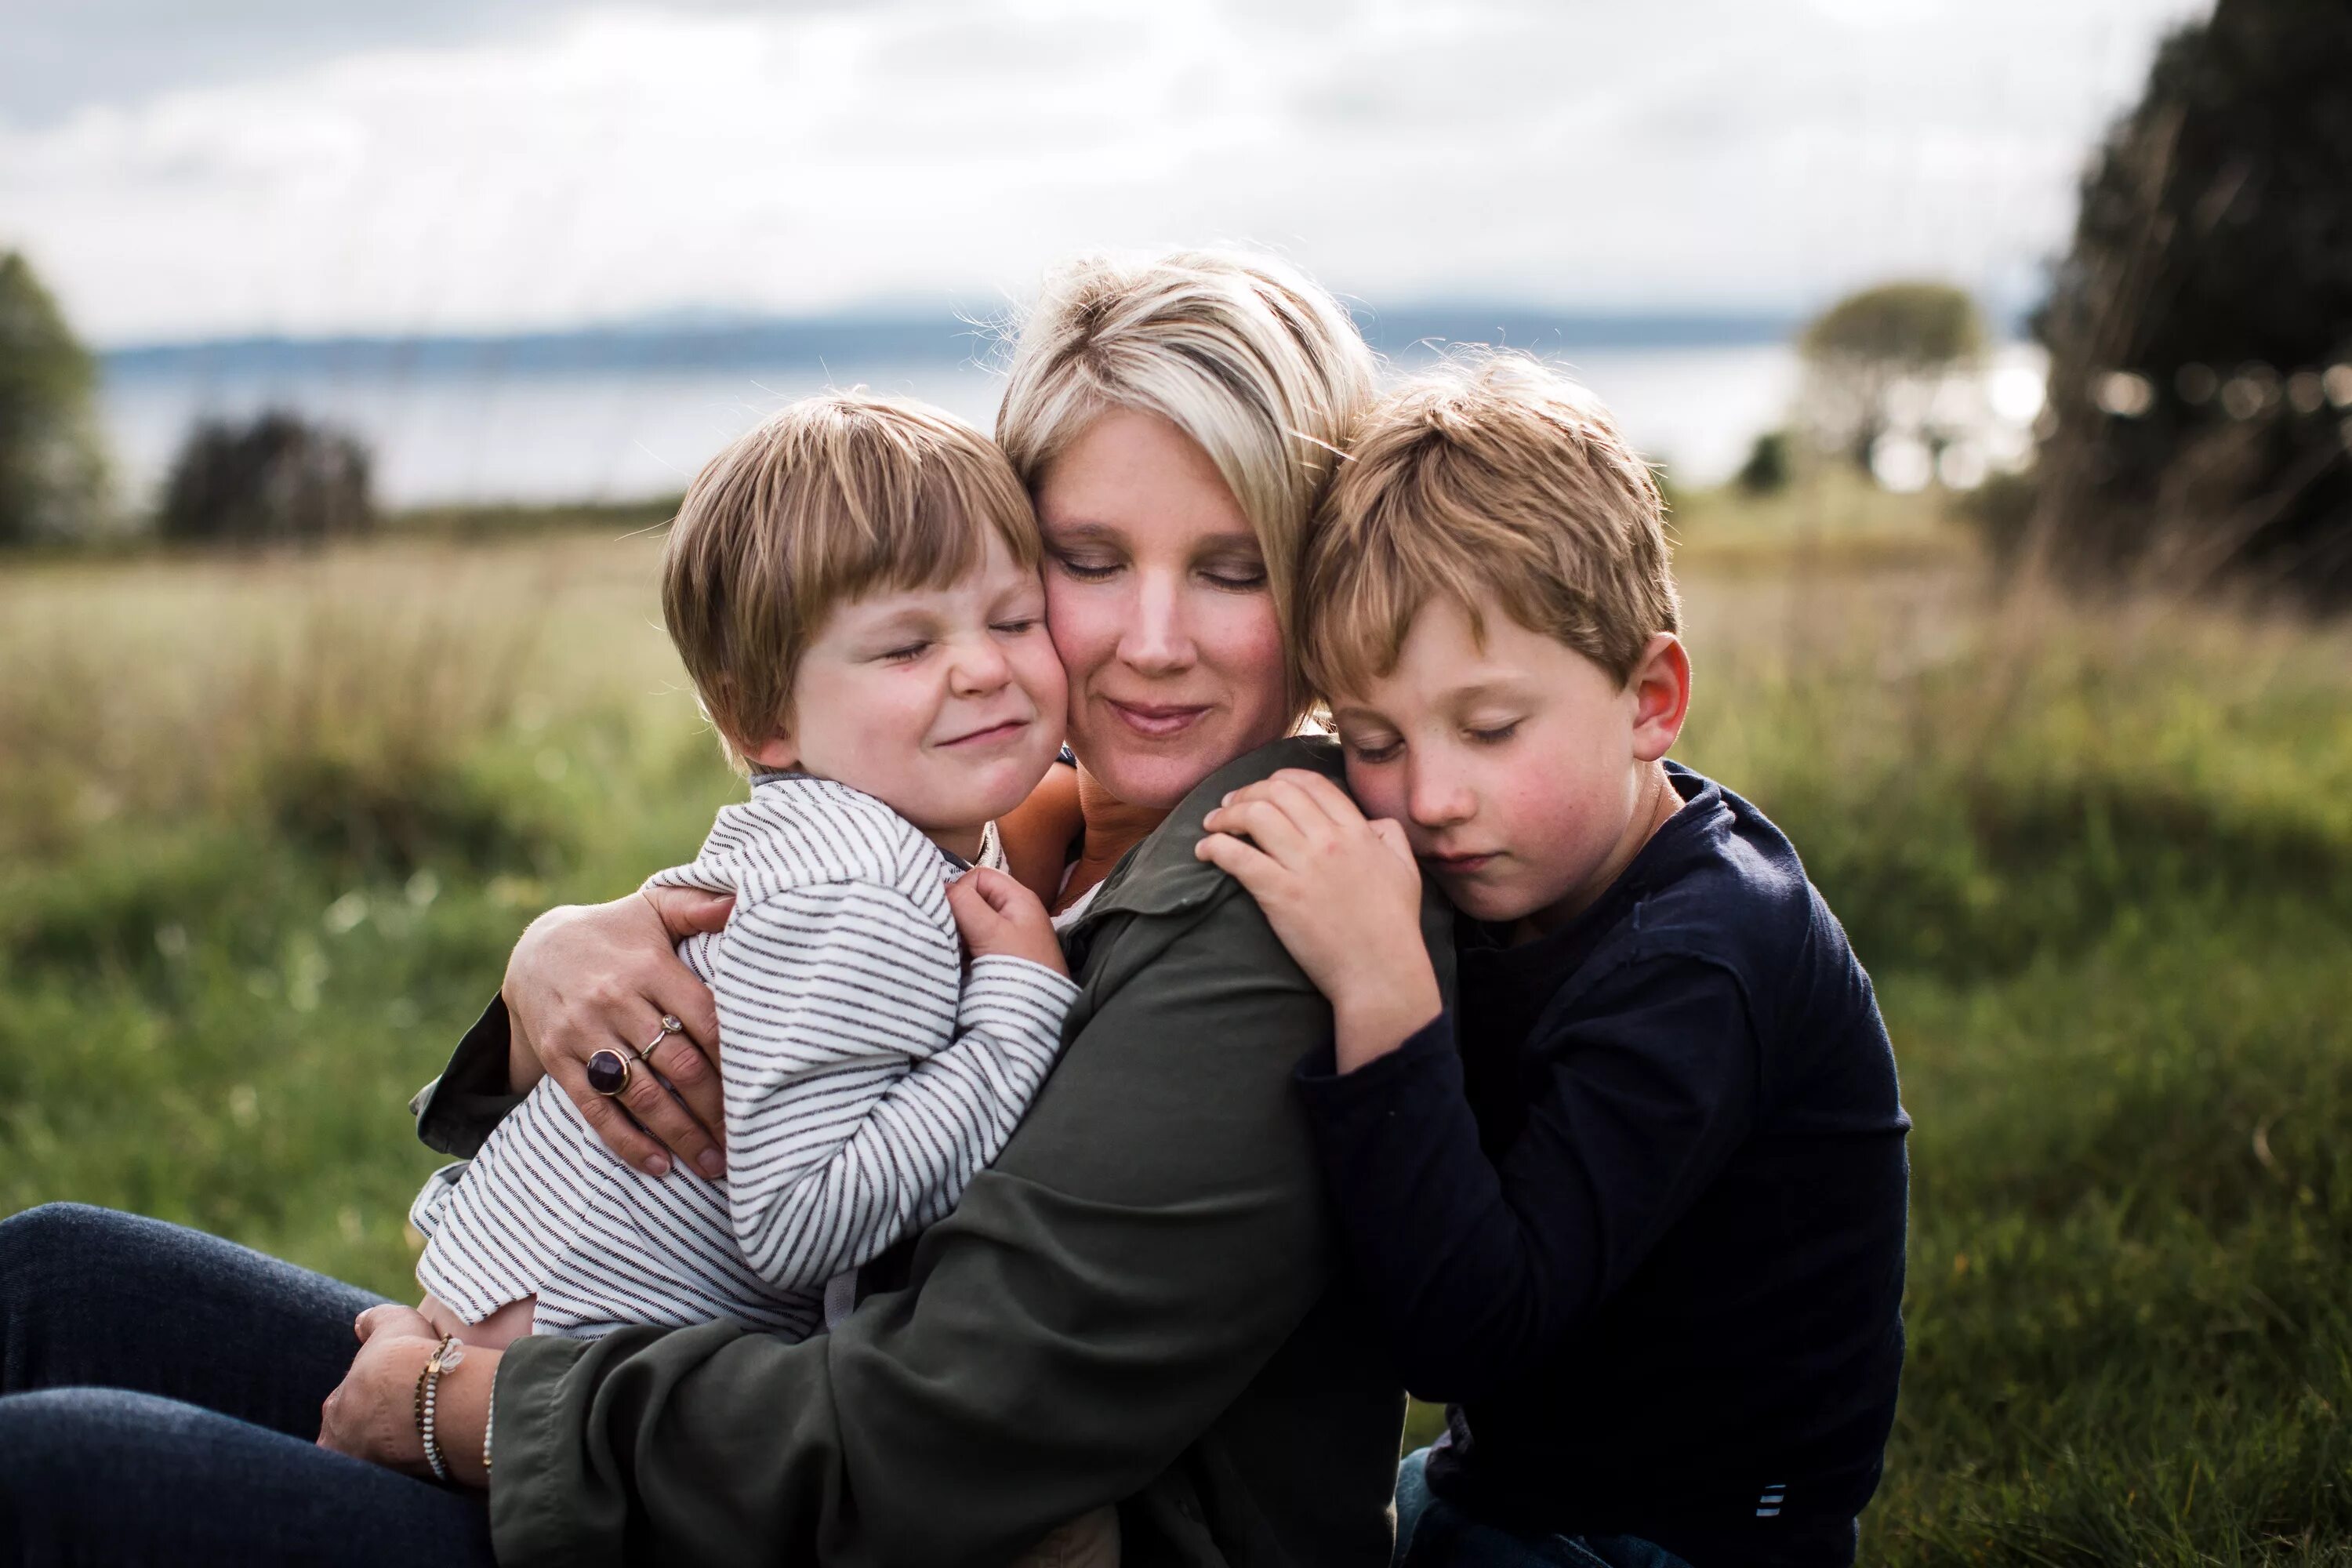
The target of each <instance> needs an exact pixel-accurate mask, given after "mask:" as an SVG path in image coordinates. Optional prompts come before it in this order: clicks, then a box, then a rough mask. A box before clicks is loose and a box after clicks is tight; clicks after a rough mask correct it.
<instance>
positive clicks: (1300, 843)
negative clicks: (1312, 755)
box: [1207, 799, 1307, 861]
mask: <svg viewBox="0 0 2352 1568" xmlns="http://www.w3.org/2000/svg"><path fill="white" fill-rule="evenodd" d="M1207 826H1212V827H1213V828H1214V829H1215V830H1216V831H1217V832H1219V833H1232V834H1238V835H1241V836H1242V837H1246V838H1248V839H1249V840H1250V842H1251V843H1253V844H1255V845H1256V846H1257V847H1259V848H1260V849H1262V850H1264V851H1265V853H1266V854H1268V855H1270V856H1272V857H1273V858H1275V859H1276V860H1281V861H1289V860H1294V859H1296V858H1298V857H1299V856H1301V855H1303V854H1304V853H1306V850H1307V837H1306V835H1304V834H1302V833H1300V832H1299V830H1298V825H1297V823H1295V822H1293V821H1291V820H1290V814H1289V813H1288V812H1286V811H1285V810H1284V809H1283V808H1282V807H1281V805H1278V804H1277V803H1276V802H1274V801H1271V800H1262V799H1261V800H1237V801H1235V802H1234V804H1233V805H1221V806H1219V807H1218V808H1217V809H1216V810H1215V811H1213V812H1211V813H1210V814H1209V816H1208V818H1207Z"/></svg>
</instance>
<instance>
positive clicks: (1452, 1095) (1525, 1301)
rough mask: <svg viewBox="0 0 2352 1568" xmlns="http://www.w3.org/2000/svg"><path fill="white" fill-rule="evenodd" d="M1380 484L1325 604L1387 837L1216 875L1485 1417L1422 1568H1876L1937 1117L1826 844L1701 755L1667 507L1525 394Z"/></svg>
mask: <svg viewBox="0 0 2352 1568" xmlns="http://www.w3.org/2000/svg"><path fill="white" fill-rule="evenodd" d="M1663 510H1664V508H1663V504H1662V502H1661V500H1660V497H1659V493H1658V489H1657V486H1656V484H1655V482H1654V479H1652V477H1651V475H1650V472H1649V469H1648V468H1647V467H1646V466H1644V465H1643V462H1642V461H1641V459H1640V458H1639V457H1638V456H1637V455H1636V454H1635V453H1634V452H1633V450H1632V449H1631V448H1630V447H1628V446H1627V445H1626V444H1625V442H1624V441H1623V439H1622V437H1620V436H1619V435H1618V433H1617V431H1616V428H1615V426H1614V425H1613V424H1612V421H1611V420H1610V418H1609V416H1608V415H1607V414H1606V412H1605V411H1603V410H1601V408H1600V407H1599V406H1598V405H1596V404H1594V403H1593V402H1592V401H1591V399H1590V397H1589V395H1586V394H1584V393H1583V392H1582V391H1581V389H1580V388H1577V387H1575V386H1574V385H1572V384H1570V383H1567V382H1564V381H1562V380H1560V379H1559V378H1557V377H1555V376H1553V375H1551V374H1549V373H1548V372H1546V371H1544V370H1543V369H1542V368H1541V367H1539V366H1538V365H1537V364H1536V363H1533V362H1532V361H1528V360H1525V359H1521V358H1517V357H1513V356H1500V355H1497V356H1487V357H1484V358H1480V359H1477V360H1475V361H1470V362H1465V363H1456V364H1454V365H1453V366H1451V367H1449V368H1448V369H1446V370H1445V371H1444V372H1442V373H1440V374H1436V375H1434V376H1433V377H1430V378H1425V379H1423V380H1422V381H1420V382H1418V383H1415V384H1410V385H1408V386H1406V387H1404V388H1402V390H1400V391H1399V392H1397V393H1395V394H1393V395H1391V396H1390V397H1389V398H1388V399H1386V400H1384V401H1383V402H1382V403H1381V405H1379V406H1378V407H1376V408H1375V409H1374V410H1373V411H1372V412H1371V413H1370V415H1368V416H1366V418H1365V420H1364V422H1363V424H1362V425H1361V426H1360V427H1359V429H1358V431H1357V432H1356V434H1355V435H1354V437H1353V438H1352V439H1351V440H1350V442H1349V462H1348V463H1347V464H1346V466H1345V467H1344V468H1343V469H1342V470H1341V474H1340V477H1339V479H1338V481H1337V483H1336V484H1335V486H1334V488H1333V490H1332V493H1331V496H1330V498H1329V500H1328V501H1327V503H1326V506H1325V509H1324V511H1323V513H1322V514H1321V516H1320V517H1319V518H1318V522H1317V526H1316V530H1315V531H1314V533H1313V535H1312V536H1311V539H1310V542H1309V545H1308V553H1307V560H1306V562H1305V563H1303V569H1302V578H1301V592H1300V595H1299V602H1300V604H1301V605H1303V606H1304V609H1303V611H1302V614H1303V616H1305V617H1306V624H1305V625H1304V626H1302V628H1301V630H1302V635H1303V644H1304V649H1305V654H1306V668H1307V673H1308V677H1309V679H1312V680H1313V681H1314V682H1315V684H1316V687H1317V689H1318V690H1321V691H1323V692H1326V693H1328V695H1329V699H1330V704H1331V712H1332V717H1333V721H1334V722H1335V724H1336V726H1337V728H1338V730H1339V735H1340V739H1341V742H1342V743H1343V744H1344V746H1345V747H1346V753H1347V767H1348V782H1349V787H1350V789H1352V791H1353V792H1354V795H1355V800H1354V801H1351V800H1349V797H1348V795H1347V793H1345V792H1343V791H1341V790H1340V789H1339V787H1338V786H1337V785H1335V784H1331V783H1330V782H1329V781H1328V780H1326V779H1324V778H1322V777H1320V776H1318V775H1316V774H1313V773H1301V772H1295V771H1294V772H1288V773H1278V774H1276V775H1275V776H1274V777H1273V778H1271V779H1269V780H1267V781H1266V782H1265V783H1264V784H1255V785H1252V786H1251V787H1249V788H1248V789H1245V790H1243V791H1240V792H1238V793H1236V794H1235V795H1231V796H1228V797H1227V799H1226V801H1225V803H1224V804H1223V805H1221V806H1220V807H1219V808H1218V809H1217V810H1216V811H1215V812H1213V813H1212V814H1211V815H1210V816H1209V818H1208V824H1207V825H1208V826H1209V827H1210V828H1211V829H1213V830H1214V831H1213V832H1212V834H1211V835H1210V837H1207V838H1205V839H1204V840H1203V841H1202V846H1201V848H1200V853H1201V855H1202V858H1205V859H1209V860H1213V861H1214V862H1215V863H1216V864H1218V865H1219V866H1221V867H1223V868H1225V869H1226V870H1227V871H1230V872H1231V873H1232V874H1233V875H1234V876H1235V877H1236V878H1238V879H1240V880H1241V881H1242V882H1243V883H1244V885H1245V886H1246V887H1247V888H1248V889H1249V890H1250V891H1251V892H1252V893H1253V894H1254V895H1255V897H1256V899H1257V901H1258V903H1259V905H1260V906H1261V907H1262V908H1263V909H1264V910H1265V914H1266V916H1267V918H1268V920H1269V921H1272V922H1273V925H1274V927H1275V930H1276V931H1277V932H1278V933H1279V934H1280V935H1281V937H1282V939H1283V941H1284V942H1285V944H1286V946H1288V948H1289V949H1290V951H1291V952H1292V954H1293V956H1295V957H1296V958H1297V961H1298V963H1299V964H1300V966H1301V967H1302V968H1304V969H1305V970H1306V971H1307V973H1309V974H1310V975H1312V976H1313V977H1314V979H1315V980H1316V982H1317V984H1318V985H1319V986H1320V987H1321V988H1322V990H1323V991H1324V992H1325V994H1327V995H1328V996H1329V998H1330V999H1331V1004H1332V1008H1333V1012H1334V1015H1335V1019H1336V1025H1337V1038H1336V1043H1335V1046H1334V1047H1333V1048H1332V1050H1331V1051H1330V1052H1329V1053H1328V1055H1324V1056H1322V1057H1321V1058H1319V1059H1311V1060H1309V1061H1308V1062H1307V1064H1305V1065H1304V1066H1303V1067H1302V1068H1301V1071H1300V1083H1301V1088H1302V1090H1303V1092H1304V1096H1305V1100H1306V1103H1307V1110H1308V1113H1309V1115H1310V1116H1311V1118H1312V1120H1313V1121H1314V1124H1315V1127H1316V1131H1317V1134H1318V1140H1319V1142H1320V1145H1321V1148H1322V1151H1323V1155H1324V1160H1325V1164H1326V1169H1327V1172H1328V1178H1329V1181H1330V1183H1331V1187H1332V1191H1333V1193H1334V1194H1335V1197H1336V1200H1337V1203H1338V1205H1339V1210H1340V1213H1341V1215H1342V1219H1343V1227H1344V1230H1345V1233H1346V1235H1347V1236H1348V1237H1349V1245H1350V1247H1351V1250H1352V1252H1353V1256H1354V1262H1355V1267H1356V1269H1357V1272H1358V1274H1359V1275H1360V1278H1361V1279H1362V1281H1363V1283H1364V1285H1365V1287H1366V1288H1367V1289H1368V1290H1369V1291H1370V1293H1371V1295H1372V1296H1373V1297H1374V1298H1375V1299H1376V1300H1378V1301H1379V1302H1380V1303H1381V1307H1382V1309H1383V1310H1384V1311H1385V1312H1386V1315H1387V1319H1388V1323H1389V1328H1390V1331H1391V1341H1392V1344H1393V1351H1394V1353H1395V1355H1396V1357H1397V1361H1398V1365H1399V1369H1400V1371H1401V1373H1402V1376H1403V1379H1404V1382H1405V1384H1406V1386H1407V1387H1409V1388H1410V1389H1412V1391H1413V1392H1414V1393H1415V1394H1420V1395H1421V1396H1423V1397H1424V1398H1428V1399H1433V1400H1443V1401H1446V1402H1448V1403H1449V1405H1450V1406H1451V1407H1450V1409H1449V1411H1448V1414H1447V1432H1446V1436H1444V1438H1443V1439H1441V1440H1440V1442H1439V1443H1438V1444H1437V1445H1436V1447H1433V1448H1432V1449H1427V1450H1423V1452H1421V1453H1418V1454H1415V1455H1412V1456H1411V1457H1409V1458H1407V1459H1406V1461H1405V1463H1404V1466H1403V1468H1402V1471H1401V1472H1400V1476H1399V1484H1398V1514H1399V1521H1398V1522H1399V1540H1398V1560H1399V1562H1400V1563H1406V1564H1411V1565H1412V1568H1424V1565H1435V1564H1440V1563H1462V1564H1470V1563H1518V1562H1527V1563H1538V1562H1540V1563H1557V1562H1594V1561H1598V1562H1600V1563H1604V1564H1618V1565H1630V1564H1637V1563H1638V1564H1657V1563H1664V1564H1674V1563H1690V1564H1696V1568H1717V1565H1720V1564H1774V1563H1786V1564H1805V1565H1811V1564H1837V1565H1843V1564H1846V1563H1851V1562H1852V1561H1853V1554H1854V1550H1855V1519H1856V1516H1857V1514H1858V1513H1859V1512H1860V1511H1861V1509H1862V1507H1863V1505H1864V1503H1865V1502H1866V1501H1867V1500H1869V1498H1870V1495H1871V1492H1872V1491H1873V1489H1874V1488H1875V1487H1876V1485H1877V1482H1878V1477H1879V1468H1880V1457H1881V1454H1882V1451H1883V1450H1884V1448H1885V1442H1886V1435H1887V1431H1888V1428H1889V1426H1890V1425H1891V1424H1892V1421H1893V1418H1894V1412H1895V1383H1896V1378H1897V1375H1898V1373H1899V1372H1900V1370H1901V1366H1902V1356H1903V1339H1902V1323H1901V1319H1900V1316H1899V1309H1900V1304H1901V1299H1902V1290H1903V1246H1904V1226H1905V1202H1906V1184H1907V1179H1908V1167H1907V1164H1906V1155H1905V1151H1904V1134H1905V1133H1906V1131H1907V1130H1908V1128H1909V1125H1910V1123H1909V1121H1908V1119H1907V1118H1906V1116H1905V1114H1904V1111H1903V1108H1902V1105H1901V1102H1900V1100H1899V1099H1898V1098H1897V1094H1896V1086H1895V1061H1894V1056H1893V1053H1892V1051H1891V1050H1890V1048H1889V1047H1888V1044H1887V1039H1886V1032H1885V1026H1884V1025H1883V1024H1882V1023H1881V1022H1880V1019H1879V1016H1878V1008H1877V1005H1876V1003H1875V1001H1874V999H1873V997H1872V994H1871V988H1870V981H1869V979H1868V977H1867V976H1866V975H1864V973H1863V970H1862V966H1861V965H1860V964H1859V963H1856V962H1855V960H1854V956H1853V952H1852V950H1851V949H1850V948H1849V947H1848V946H1847V945H1846V941H1845V935H1844V932H1843V931H1842V930H1841V929H1840V928H1839V926H1838V923H1837V921H1836V920H1835V918H1834V917H1832V915H1831V913H1830V911H1829V909H1828V907H1827V906H1826V905H1825V904H1824V903H1823V902H1822V898H1821V895H1820V894H1819V893H1818V892H1816V891H1815V890H1814V889H1813V888H1812V886H1811V884H1810V883H1809V882H1808V881H1807V880H1806V879H1805V874H1804V870H1803V868H1802V867H1801V866H1800V865H1799V863H1798V860H1797V856H1796V853H1795V851H1794V850H1793V849H1791V848H1790V845H1789V841H1788V840H1787V839H1786V838H1785V837H1782V836H1781V835H1780V832H1779V830H1778V829H1776V828H1775V827H1773V826H1772V825H1771V824H1770V823H1769V822H1768V821H1766V820H1765V818H1764V816H1763V814H1762V813H1760V812H1759V811H1758V810H1757V809H1756V808H1755V807H1754V806H1752V805H1749V804H1748V802H1746V801H1744V800H1742V799H1740V798H1739V797H1738V795H1733V794H1732V793H1731V792H1730V791H1728V790H1727V789H1724V788H1722V787H1721V786H1720V785H1718V784H1714V783H1712V782H1711V781H1709V780H1707V779H1706V778H1703V777H1701V776H1700V775H1699V774H1697V773H1692V772H1691V771H1689V770H1688V769H1686V768H1683V767H1681V766H1679V765H1678V764H1675V763H1670V762H1668V761H1666V760H1665V758H1666V752H1667V751H1668V749H1669V748H1670V747H1671V746H1672V745H1673V744H1674V742H1675V737H1676V736H1677V734H1679V732H1680V731H1681V729H1682V724H1683V719H1684V715H1685V711H1686V710H1687V706H1688V703H1689V696H1690V662H1689V658H1688V656H1687V655H1686V653H1685V651H1684V648H1683V645H1682V642H1681V640H1680V638H1679V637H1677V636H1676V635H1675V632H1676V628H1677V626H1678V625H1679V610H1678V606H1677V604H1676V599H1675V589H1674V583H1673V578H1672V576H1671V574H1670V572H1669V570H1668V565H1667V554H1666V544H1665V538H1664V528H1663V521H1662V514H1663ZM1357 802H1360V803H1361V809H1359V807H1358V805H1357V804H1356V803H1357ZM1423 872H1426V873H1427V874H1428V875H1430V876H1433V877H1434V878H1435V879H1437V881H1438V884H1439V885H1440V886H1441V887H1442V888H1443V889H1444V891H1445V892H1446V894H1447V895H1448V896H1449V897H1450V898H1451V899H1452V900H1454V905H1455V907H1456V908H1457V909H1458V910H1459V911H1460V921H1459V925H1458V937H1457V945H1458V947H1459V950H1460V956H1461V964H1460V975H1459V987H1458V994H1459V1001H1458V1003H1457V1005H1455V1006H1454V1007H1453V1008H1447V1007H1446V1006H1444V1004H1443V1001H1442V999H1441V997H1440V994H1439V991H1438V986H1437V981H1436V978H1435V976H1434V974H1433V973H1432V971H1431V967H1430V964H1429V961H1428V959H1427V957H1426V956H1425V954H1424V953H1423V950H1422V947H1421V941H1420V936H1419V934H1418V932H1419V928H1418V925H1417V923H1416V920H1415V913H1414V911H1415V910H1416V907H1417V900H1418V898H1419V892H1420V879H1421V876H1422V874H1423ZM1577 1552H1584V1553H1586V1554H1587V1555H1583V1556H1579V1555H1576V1553H1577Z"/></svg>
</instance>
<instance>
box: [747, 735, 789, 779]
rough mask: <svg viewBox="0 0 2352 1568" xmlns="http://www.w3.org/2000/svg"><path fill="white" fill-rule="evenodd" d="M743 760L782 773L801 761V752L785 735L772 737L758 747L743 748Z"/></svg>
mask: <svg viewBox="0 0 2352 1568" xmlns="http://www.w3.org/2000/svg"><path fill="white" fill-rule="evenodd" d="M743 760H744V761H745V762H750V763H759V764H760V765H761V767H763V768H774V769H777V770H778V771H780V772H781V771H782V770H783V769H785V768H789V767H791V766H793V764H794V763H798V762H799V761H800V760H801V751H800V748H799V747H798V746H795V745H793V742H792V739H791V737H789V736H785V735H771V736H769V737H768V738H767V739H766V740H764V741H762V742H760V743H759V744H758V745H756V746H746V747H744V748H743Z"/></svg>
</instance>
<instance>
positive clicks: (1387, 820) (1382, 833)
mask: <svg viewBox="0 0 2352 1568" xmlns="http://www.w3.org/2000/svg"><path fill="white" fill-rule="evenodd" d="M1365 826H1369V827H1370V829H1371V830H1372V837H1375V838H1377V839H1379V840H1380V841H1381V843H1383V844H1385V845H1387V846H1388V847H1389V849H1390V851H1391V853H1393V854H1394V855H1395V856H1396V858H1398V859H1400V860H1402V861H1403V862H1404V863H1405V864H1406V865H1407V866H1410V867H1412V873H1413V875H1414V876H1415V877H1418V876H1420V875H1421V862H1420V861H1419V860H1416V859H1415V858H1413V853H1412V840H1411V839H1410V838H1407V837H1405V836H1404V824H1403V823H1402V822H1399V821H1397V820H1396V819H1395V818H1394V817H1391V816H1383V817H1381V818H1380V819H1379V820H1378V821H1376V822H1370V823H1367V824H1366V825H1365Z"/></svg>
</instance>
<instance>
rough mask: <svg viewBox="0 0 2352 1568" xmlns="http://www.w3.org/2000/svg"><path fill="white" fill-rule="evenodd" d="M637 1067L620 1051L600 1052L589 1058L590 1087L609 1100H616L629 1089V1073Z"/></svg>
mask: <svg viewBox="0 0 2352 1568" xmlns="http://www.w3.org/2000/svg"><path fill="white" fill-rule="evenodd" d="M633 1067H635V1063H634V1062H632V1061H630V1060H629V1058H626V1057H625V1056H623V1055H622V1054H621V1053H620V1052H618V1051H613V1050H604V1051H598V1052H597V1053H596V1054H595V1055H594V1056H592V1057H590V1058H588V1087H589V1088H590V1089H594V1090H595V1091H596V1092H597V1093H598V1094H601V1095H603V1096H604V1098H605V1099H607V1100H616V1099H618V1098H619V1097H620V1093H621V1091H622V1090H623V1089H626V1088H628V1087H629V1072H630V1069H631V1068H633Z"/></svg>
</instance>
